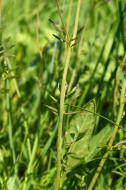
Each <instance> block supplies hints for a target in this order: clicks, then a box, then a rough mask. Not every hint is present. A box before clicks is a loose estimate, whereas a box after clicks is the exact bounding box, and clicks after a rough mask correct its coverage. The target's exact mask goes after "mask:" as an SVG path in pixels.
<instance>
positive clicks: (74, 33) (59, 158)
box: [54, 0, 81, 190]
mask: <svg viewBox="0 0 126 190" xmlns="http://www.w3.org/2000/svg"><path fill="white" fill-rule="evenodd" d="M56 3H57V8H58V13H59V16H60V19H61V22H62V24H63V27H64V30H65V34H66V38H67V40H68V41H70V37H69V34H68V30H67V28H66V26H65V24H64V21H63V18H62V14H61V10H60V6H59V2H58V0H56ZM80 5H81V0H78V3H77V11H76V18H75V24H74V31H73V38H76V35H77V29H78V22H79V12H80ZM72 43H73V42H72ZM71 45H72V44H70V45H67V55H66V61H65V66H64V71H63V77H62V84H61V95H60V113H59V128H58V143H57V176H56V181H55V187H54V189H55V190H58V189H59V186H60V173H61V150H62V126H63V115H64V101H65V84H66V77H67V71H68V66H69V62H70V57H71V50H72V48H71Z"/></svg>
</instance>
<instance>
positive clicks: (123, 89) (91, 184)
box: [88, 57, 126, 190]
mask: <svg viewBox="0 0 126 190" xmlns="http://www.w3.org/2000/svg"><path fill="white" fill-rule="evenodd" d="M124 59H125V57H124ZM125 91H126V75H125V77H124V80H123V84H122V90H121V95H120V107H119V112H118V116H117V121H116V125H115V127H114V129H113V133H112V136H111V138H110V140H109V143H108V151H107V152H106V153H105V154H104V156H103V158H102V159H101V161H100V163H99V166H98V168H97V170H96V172H95V174H94V176H93V178H92V180H91V183H90V184H89V187H88V190H92V189H93V187H94V185H95V183H96V180H97V178H98V176H99V174H100V172H101V170H102V168H103V166H104V163H105V161H106V159H107V157H108V155H109V153H110V151H111V148H112V144H113V141H114V139H115V136H116V133H117V131H118V127H119V124H120V122H121V118H122V114H123V110H124V96H125Z"/></svg>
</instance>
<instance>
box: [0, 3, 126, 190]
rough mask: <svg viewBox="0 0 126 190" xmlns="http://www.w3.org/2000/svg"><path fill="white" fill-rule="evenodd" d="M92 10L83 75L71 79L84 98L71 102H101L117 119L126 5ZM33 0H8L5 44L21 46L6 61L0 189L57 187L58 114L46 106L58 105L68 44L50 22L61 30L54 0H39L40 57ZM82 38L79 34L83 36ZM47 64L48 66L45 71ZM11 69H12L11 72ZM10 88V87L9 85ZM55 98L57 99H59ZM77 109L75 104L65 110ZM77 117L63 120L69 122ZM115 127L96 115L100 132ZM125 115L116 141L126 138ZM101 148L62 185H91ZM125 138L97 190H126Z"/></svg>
mask: <svg viewBox="0 0 126 190" xmlns="http://www.w3.org/2000/svg"><path fill="white" fill-rule="evenodd" d="M59 2H60V5H61V9H62V15H63V18H64V20H65V21H66V20H67V11H68V7H69V1H68V0H61V1H59ZM91 3H92V2H91V1H90V0H87V1H82V5H81V12H80V17H79V28H81V27H82V26H83V25H84V23H85V22H86V18H87V17H88V14H89V10H90V6H91ZM94 3H95V8H94V10H93V11H92V13H91V16H90V19H89V23H88V26H87V29H86V31H85V34H84V41H83V46H82V51H81V55H80V58H79V62H78V65H77V72H76V76H75V79H74V83H73V86H72V87H73V88H74V87H76V88H77V89H76V92H74V94H75V93H79V97H77V98H76V94H75V97H74V95H72V96H68V97H67V98H66V103H67V104H70V105H76V106H84V104H85V103H87V102H88V101H89V100H91V99H93V98H95V99H96V110H97V112H98V113H100V114H101V115H103V116H105V117H107V118H109V119H110V120H112V121H116V118H117V114H118V108H119V93H120V90H121V83H122V81H123V78H124V74H125V67H124V68H123V71H122V73H121V77H120V80H119V86H118V89H117V91H116V93H115V95H114V89H115V86H116V78H117V76H118V70H119V67H120V63H121V62H122V59H123V57H124V54H125V52H126V3H125V0H111V1H109V2H105V1H102V0H101V1H100V0H99V1H98V2H97V3H96V2H95V1H94ZM76 4H77V1H76V0H74V1H73V7H72V14H71V21H70V28H69V34H70V36H71V37H72V30H73V25H74V18H75V11H76ZM36 12H37V1H35V0H32V1H30V0H25V1H22V0H10V1H8V0H6V1H3V2H2V17H1V33H2V43H3V44H4V42H5V40H6V38H7V37H8V36H11V39H10V40H9V41H8V42H5V44H4V48H5V47H7V46H9V45H11V44H15V46H14V48H13V49H12V50H9V51H8V52H7V53H5V55H6V54H14V55H15V57H14V58H11V57H10V58H6V62H7V64H8V66H7V68H6V66H5V65H3V64H2V61H1V66H0V76H1V78H0V83H1V84H0V189H1V190H3V189H7V190H17V189H21V190H40V189H43V190H46V189H47V190H48V189H49V190H51V189H53V184H54V181H55V177H56V164H57V159H56V151H57V149H56V142H57V116H56V115H55V114H53V113H52V111H51V110H50V109H49V108H47V107H46V106H45V105H49V106H51V107H55V108H56V109H57V110H58V109H59V99H60V84H61V79H62V71H63V59H64V43H63V42H61V41H59V40H58V39H56V38H54V36H53V35H52V34H56V35H59V34H58V32H57V31H56V30H55V28H54V27H53V25H52V24H51V23H50V22H49V18H51V19H52V20H53V21H54V22H55V23H57V25H58V26H59V27H61V28H62V24H61V22H60V19H59V15H58V12H57V7H56V2H55V1H51V0H48V1H44V0H40V14H39V43H40V46H41V48H42V49H43V60H42V62H41V60H40V56H39V51H38V48H37V43H36ZM79 38H80V34H78V37H77V41H78V40H79ZM76 52H77V45H76V46H75V47H74V48H73V52H72V56H71V60H70V66H69V70H68V76H67V84H69V82H70V78H71V75H72V71H73V68H74V63H75V58H76ZM42 64H43V65H44V66H43V69H42ZM6 69H7V72H6ZM8 89H9V90H8ZM50 95H51V96H53V97H55V98H56V99H57V100H58V103H54V102H53V100H52V99H51V98H50ZM66 110H68V111H74V110H75V108H67V106H66ZM70 119H71V116H68V117H67V118H66V117H65V119H64V124H63V126H64V131H65V127H67V126H68V125H69V120H70ZM106 126H109V127H110V128H113V125H112V124H111V123H110V122H108V121H106V120H104V119H103V118H100V117H97V119H96V125H95V130H94V134H97V133H98V132H99V131H100V130H101V129H103V128H104V127H106ZM125 138H126V116H125V112H124V114H123V118H122V121H121V124H120V126H119V130H118V134H117V135H116V138H115V141H114V144H117V143H119V142H122V141H125ZM105 151H106V148H105V147H103V149H102V150H101V151H100V152H99V153H98V154H97V155H96V156H95V157H94V159H92V160H91V161H90V162H88V163H83V165H82V166H81V167H78V168H77V169H76V170H75V171H72V172H71V173H69V174H68V175H67V180H66V182H65V184H63V185H61V186H62V187H61V189H71V190H74V189H78V190H81V189H87V187H88V185H89V182H90V181H91V178H92V176H93V174H94V172H95V170H96V168H97V166H98V163H99V161H100V160H101V158H102V155H103V153H104V152H105ZM125 158H126V147H125V143H122V144H121V146H119V147H116V148H113V149H112V151H111V153H110V155H109V158H108V159H107V161H106V163H105V165H104V168H103V170H102V172H101V174H100V176H99V178H98V180H97V183H96V185H95V188H94V189H95V190H124V189H126V159H125Z"/></svg>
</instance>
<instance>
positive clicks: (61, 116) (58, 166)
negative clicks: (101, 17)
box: [54, 46, 71, 190]
mask: <svg viewBox="0 0 126 190" xmlns="http://www.w3.org/2000/svg"><path fill="white" fill-rule="evenodd" d="M70 56H71V47H70V46H68V51H67V57H66V63H65V67H64V72H63V78H62V84H61V95H60V115H59V128H58V143H57V176H56V182H55V188H54V189H55V190H58V189H59V184H60V171H61V149H62V126H63V115H64V100H65V84H66V76H67V71H68V66H69V62H70Z"/></svg>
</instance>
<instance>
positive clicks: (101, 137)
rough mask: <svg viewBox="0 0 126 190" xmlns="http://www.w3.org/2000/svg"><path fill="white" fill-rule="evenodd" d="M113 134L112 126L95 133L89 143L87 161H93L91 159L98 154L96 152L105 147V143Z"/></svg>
mask: <svg viewBox="0 0 126 190" xmlns="http://www.w3.org/2000/svg"><path fill="white" fill-rule="evenodd" d="M111 134H112V128H111V127H110V126H106V127H104V128H103V129H102V130H101V131H100V132H99V133H98V134H96V135H94V136H93V137H92V138H91V141H90V144H89V153H88V155H87V156H86V158H85V161H86V162H89V161H91V159H93V158H94V156H96V154H97V153H98V152H99V151H100V150H101V148H103V146H104V145H106V143H107V142H108V140H109V138H110V136H111Z"/></svg>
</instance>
